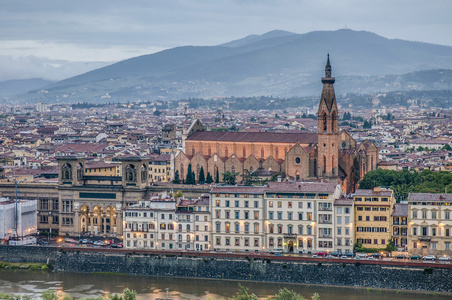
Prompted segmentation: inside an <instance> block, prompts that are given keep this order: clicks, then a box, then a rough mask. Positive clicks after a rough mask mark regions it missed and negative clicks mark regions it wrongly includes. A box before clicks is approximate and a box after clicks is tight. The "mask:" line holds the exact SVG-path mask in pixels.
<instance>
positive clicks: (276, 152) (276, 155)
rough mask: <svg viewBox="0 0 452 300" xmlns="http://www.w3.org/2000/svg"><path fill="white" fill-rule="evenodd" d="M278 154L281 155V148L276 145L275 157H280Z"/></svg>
mask: <svg viewBox="0 0 452 300" xmlns="http://www.w3.org/2000/svg"><path fill="white" fill-rule="evenodd" d="M278 156H279V149H278V147H276V150H275V158H276V159H278Z"/></svg>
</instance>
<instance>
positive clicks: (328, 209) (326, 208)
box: [319, 206, 333, 211]
mask: <svg viewBox="0 0 452 300" xmlns="http://www.w3.org/2000/svg"><path fill="white" fill-rule="evenodd" d="M332 210H333V208H332V207H323V206H321V207H319V211H332Z"/></svg>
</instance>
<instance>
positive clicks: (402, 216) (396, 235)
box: [391, 203, 408, 249]
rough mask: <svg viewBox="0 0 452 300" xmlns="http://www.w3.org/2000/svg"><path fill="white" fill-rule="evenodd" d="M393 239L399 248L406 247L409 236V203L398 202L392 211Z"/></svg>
mask: <svg viewBox="0 0 452 300" xmlns="http://www.w3.org/2000/svg"><path fill="white" fill-rule="evenodd" d="M391 227H392V230H391V232H392V241H393V243H394V246H396V247H397V248H403V249H405V246H406V245H407V236H408V204H407V203H396V204H395V205H394V211H393V213H392V223H391Z"/></svg>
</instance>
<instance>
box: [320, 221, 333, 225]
mask: <svg viewBox="0 0 452 300" xmlns="http://www.w3.org/2000/svg"><path fill="white" fill-rule="evenodd" d="M332 223H333V222H332V221H331V220H320V221H319V224H332Z"/></svg>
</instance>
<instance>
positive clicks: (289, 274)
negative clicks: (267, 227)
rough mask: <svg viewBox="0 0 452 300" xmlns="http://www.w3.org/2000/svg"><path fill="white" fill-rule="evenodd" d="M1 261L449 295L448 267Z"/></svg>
mask: <svg viewBox="0 0 452 300" xmlns="http://www.w3.org/2000/svg"><path fill="white" fill-rule="evenodd" d="M0 259H2V260H9V261H28V262H46V261H47V259H49V260H50V262H51V263H53V265H54V266H55V271H63V272H116V273H126V274H134V275H151V276H176V277H190V278H211V279H230V280H254V281H269V282H290V283H302V284H321V285H336V286H352V287H353V286H354V287H370V288H382V289H383V288H387V289H396V290H423V291H432V292H451V293H452V268H429V267H425V266H419V267H413V266H390V265H379V264H362V263H359V262H355V261H347V262H344V263H327V262H312V261H310V262H308V261H282V260H277V259H261V258H255V259H252V258H248V259H245V258H224V257H216V258H212V257H187V256H184V257H179V256H175V255H166V256H162V255H153V254H133V253H119V252H117V253H115V252H84V251H65V250H60V251H58V249H57V248H45V247H29V246H28V247H26V246H25V247H19V246H16V247H12V246H1V247H0Z"/></svg>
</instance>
